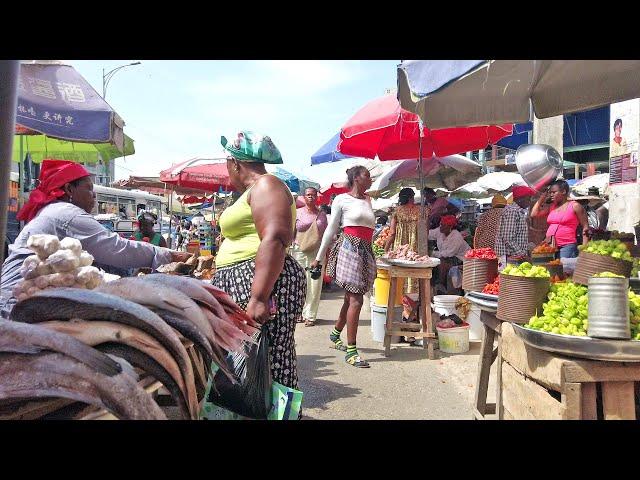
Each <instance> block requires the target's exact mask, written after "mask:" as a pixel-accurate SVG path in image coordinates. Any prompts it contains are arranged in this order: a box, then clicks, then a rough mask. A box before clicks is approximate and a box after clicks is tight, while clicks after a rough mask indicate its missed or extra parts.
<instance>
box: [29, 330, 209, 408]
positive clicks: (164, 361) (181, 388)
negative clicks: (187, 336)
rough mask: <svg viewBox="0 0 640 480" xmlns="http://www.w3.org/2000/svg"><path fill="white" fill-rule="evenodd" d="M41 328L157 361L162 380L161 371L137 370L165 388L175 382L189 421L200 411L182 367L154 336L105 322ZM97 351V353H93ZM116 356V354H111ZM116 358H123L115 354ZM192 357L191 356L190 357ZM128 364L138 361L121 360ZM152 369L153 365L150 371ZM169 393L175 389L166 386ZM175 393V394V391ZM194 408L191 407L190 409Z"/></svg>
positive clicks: (127, 357) (133, 356)
mask: <svg viewBox="0 0 640 480" xmlns="http://www.w3.org/2000/svg"><path fill="white" fill-rule="evenodd" d="M40 326H42V327H43V328H46V329H50V330H53V331H55V332H60V333H63V334H67V335H71V336H73V337H74V338H76V339H78V340H79V341H80V342H83V343H85V344H86V345H90V346H92V347H97V348H98V350H103V349H102V348H100V347H99V346H102V345H103V344H112V343H113V344H120V345H125V346H127V347H129V348H130V349H133V350H137V351H140V352H142V353H144V354H145V356H146V358H150V359H153V360H154V362H155V363H156V364H157V365H158V367H161V368H162V369H163V374H162V376H161V378H160V377H158V376H156V374H157V373H158V368H156V367H154V371H153V372H151V371H150V370H148V369H147V366H145V364H140V363H134V362H131V363H132V364H133V366H135V367H138V368H140V369H142V370H144V371H145V372H147V373H149V374H151V375H153V376H154V377H156V378H157V379H158V380H160V381H161V382H162V383H163V384H164V383H165V381H167V380H168V378H167V377H169V378H170V379H171V383H172V385H176V386H177V387H178V392H180V393H181V396H182V398H180V399H177V400H176V402H177V403H178V404H179V405H180V404H182V405H184V407H185V408H186V414H187V416H188V417H189V416H190V411H197V409H198V406H197V403H198V401H197V398H195V397H190V392H189V389H187V385H186V384H187V379H185V378H184V377H183V376H182V373H181V371H180V368H179V367H178V364H177V363H176V361H175V360H174V358H173V357H172V356H171V354H170V353H169V352H168V351H167V350H166V349H165V348H164V347H163V346H162V345H161V344H160V342H158V341H157V340H156V339H155V338H153V337H152V336H151V335H149V334H147V333H145V332H143V331H141V330H139V329H137V328H133V327H130V326H127V325H122V324H119V323H115V322H103V321H96V320H93V321H84V320H75V321H71V322H64V321H51V322H44V323H41V324H40ZM92 350H93V349H92ZM109 353H112V352H109ZM114 355H116V356H120V355H118V354H117V353H114ZM187 355H188V353H187ZM121 358H124V359H125V360H127V361H131V360H130V358H133V359H138V358H139V357H138V356H136V355H135V354H132V355H126V356H121ZM151 367H152V366H151V365H149V368H151ZM165 386H166V387H167V388H168V389H170V390H171V388H170V387H169V386H168V385H165ZM172 393H175V391H173V392H172ZM189 405H190V407H189Z"/></svg>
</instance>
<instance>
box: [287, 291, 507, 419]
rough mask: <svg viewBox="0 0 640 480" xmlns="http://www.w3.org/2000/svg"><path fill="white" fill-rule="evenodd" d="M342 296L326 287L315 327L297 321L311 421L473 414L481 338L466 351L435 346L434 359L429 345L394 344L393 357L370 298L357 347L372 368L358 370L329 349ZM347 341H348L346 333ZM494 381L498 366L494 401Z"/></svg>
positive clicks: (298, 348) (306, 414) (300, 363)
mask: <svg viewBox="0 0 640 480" xmlns="http://www.w3.org/2000/svg"><path fill="white" fill-rule="evenodd" d="M342 296H343V294H342V291H341V290H337V289H336V290H333V291H325V292H323V295H322V300H321V302H320V308H319V311H318V320H317V321H316V325H315V326H314V327H304V325H303V324H298V326H297V328H296V351H297V354H298V376H299V379H300V387H301V390H302V391H303V392H304V399H303V410H304V411H303V414H304V418H305V419H317V420H339V419H345V420H361V419H362V420H378V419H380V420H401V419H402V420H404V419H407V420H409V419H425V420H426V419H428V420H454V419H456V420H457V419H462V420H468V419H470V418H471V412H472V402H473V395H474V387H475V382H476V372H477V363H478V353H479V350H480V343H479V342H472V343H471V348H470V350H469V352H467V353H464V354H457V355H452V354H446V353H442V352H440V351H439V350H436V356H437V359H436V360H428V359H427V358H426V350H425V349H423V348H422V347H418V346H410V345H409V344H406V343H399V344H392V346H391V356H390V357H385V356H384V349H383V347H382V344H381V343H378V342H374V341H373V339H372V335H371V328H370V325H371V322H370V308H369V302H368V299H366V298H365V305H364V307H363V311H362V315H361V319H360V328H359V331H358V350H359V351H360V354H361V355H362V356H363V357H364V358H365V359H366V360H367V361H368V362H369V363H370V364H371V368H369V369H361V368H354V367H352V366H350V365H348V364H347V363H346V362H345V360H344V353H343V352H339V351H337V350H335V349H332V348H330V347H329V345H330V343H329V340H328V337H329V332H330V331H331V329H332V328H333V323H334V321H335V319H336V318H337V315H338V313H339V311H340V307H341V305H342ZM343 341H345V342H346V332H344V333H343ZM494 382H495V372H493V371H492V377H491V382H490V384H489V401H490V402H491V401H493V400H494V398H495V395H494V391H495V390H494Z"/></svg>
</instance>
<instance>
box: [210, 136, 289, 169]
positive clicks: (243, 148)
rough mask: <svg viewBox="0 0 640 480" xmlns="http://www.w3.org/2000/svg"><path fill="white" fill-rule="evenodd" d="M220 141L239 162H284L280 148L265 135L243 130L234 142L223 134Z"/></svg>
mask: <svg viewBox="0 0 640 480" xmlns="http://www.w3.org/2000/svg"><path fill="white" fill-rule="evenodd" d="M220 143H221V144H222V146H223V147H224V149H225V150H227V151H228V152H229V153H231V155H233V157H234V158H235V159H236V160H238V161H239V162H257V163H282V155H280V150H278V147H276V146H275V145H274V143H273V142H272V141H271V138H269V137H267V136H265V135H258V134H255V133H253V132H248V131H242V132H239V133H238V137H237V138H236V139H235V140H234V141H233V142H229V141H228V140H227V137H224V136H223V137H221V138H220Z"/></svg>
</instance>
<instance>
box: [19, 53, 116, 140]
mask: <svg viewBox="0 0 640 480" xmlns="http://www.w3.org/2000/svg"><path fill="white" fill-rule="evenodd" d="M16 123H18V124H20V125H23V126H24V127H27V128H28V129H31V130H34V131H36V132H40V133H43V134H45V135H47V136H49V137H53V138H58V139H62V140H68V141H76V142H87V143H111V144H113V145H116V146H117V147H119V149H120V150H123V148H124V135H123V132H122V127H123V125H124V122H123V121H122V119H121V118H120V117H119V116H118V114H117V113H116V112H115V111H114V110H113V109H112V108H111V106H109V104H108V103H107V102H105V100H104V99H103V98H102V97H100V95H98V93H97V92H96V91H95V90H94V89H93V87H91V85H90V84H89V83H88V82H87V81H86V80H85V79H84V78H83V77H82V75H80V74H79V73H78V72H77V71H76V70H75V69H74V68H73V67H71V66H69V65H64V64H51V63H33V64H24V63H23V64H22V65H20V76H19V79H18V104H17V114H16Z"/></svg>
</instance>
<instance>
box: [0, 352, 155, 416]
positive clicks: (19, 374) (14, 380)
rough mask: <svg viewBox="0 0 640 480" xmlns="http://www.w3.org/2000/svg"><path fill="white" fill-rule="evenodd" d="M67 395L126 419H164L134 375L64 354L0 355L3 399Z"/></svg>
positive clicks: (71, 398) (1, 398)
mask: <svg viewBox="0 0 640 480" xmlns="http://www.w3.org/2000/svg"><path fill="white" fill-rule="evenodd" d="M51 397H54V398H67V399H70V400H75V401H78V402H83V403H87V404H90V405H96V406H98V407H100V408H105V409H107V410H109V411H110V412H111V413H113V414H114V415H115V416H117V417H118V418H120V419H123V420H165V419H166V416H165V414H164V413H163V412H162V410H161V409H160V407H158V405H157V404H156V403H155V402H154V401H153V398H151V395H149V394H148V393H147V392H145V391H144V390H143V389H142V388H140V387H139V386H138V384H137V383H136V382H135V380H134V379H133V378H131V376H129V375H128V374H126V373H120V374H118V375H114V376H108V375H104V374H102V373H100V372H97V371H96V370H93V369H91V368H89V367H88V366H87V365H86V364H84V363H82V362H79V361H78V360H76V359H74V358H71V357H69V356H67V355H64V354H62V353H38V354H21V353H2V354H0V400H3V401H12V400H22V399H25V398H34V399H37V398H51Z"/></svg>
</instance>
